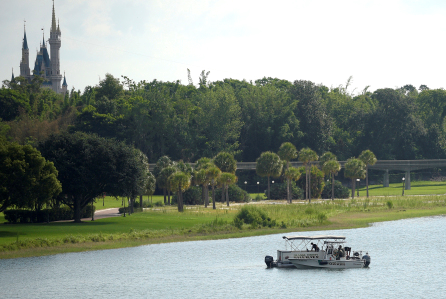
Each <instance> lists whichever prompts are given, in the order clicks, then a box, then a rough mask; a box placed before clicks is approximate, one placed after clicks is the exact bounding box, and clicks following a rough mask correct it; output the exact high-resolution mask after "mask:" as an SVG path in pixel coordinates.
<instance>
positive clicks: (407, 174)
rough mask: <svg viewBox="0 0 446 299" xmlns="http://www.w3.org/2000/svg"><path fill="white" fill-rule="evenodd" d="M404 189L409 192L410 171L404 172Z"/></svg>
mask: <svg viewBox="0 0 446 299" xmlns="http://www.w3.org/2000/svg"><path fill="white" fill-rule="evenodd" d="M404 189H406V190H410V170H408V171H406V184H405V187H404Z"/></svg>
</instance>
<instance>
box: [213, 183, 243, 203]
mask: <svg viewBox="0 0 446 299" xmlns="http://www.w3.org/2000/svg"><path fill="white" fill-rule="evenodd" d="M221 190H222V189H221V188H219V189H216V190H215V201H216V202H221ZM228 193H229V201H233V202H250V201H251V197H250V196H249V194H248V192H246V191H245V190H243V189H242V188H240V187H239V186H237V185H235V184H234V185H229V190H228ZM210 194H212V192H211V193H210Z"/></svg>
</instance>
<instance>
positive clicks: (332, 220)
mask: <svg viewBox="0 0 446 299" xmlns="http://www.w3.org/2000/svg"><path fill="white" fill-rule="evenodd" d="M441 215H446V206H439V207H434V208H418V209H395V210H379V211H365V212H347V213H340V214H337V215H334V216H332V217H329V218H328V219H327V223H324V224H319V225H313V226H309V227H288V228H277V227H275V228H259V229H243V230H237V231H224V230H223V231H217V232H214V233H204V234H200V233H190V234H182V235H179V234H173V235H164V236H160V237H149V238H139V239H126V240H118V241H116V240H105V241H99V242H93V241H90V242H84V243H66V244H62V245H59V246H50V247H30V248H22V249H17V250H9V251H2V252H0V259H12V258H25V257H39V256H48V255H55V254H62V253H71V252H86V251H95V250H108V249H119V248H128V247H136V246H143V245H150V244H162V243H174V242H188V241H206V240H220V239H229V238H243V237H252V236H261V235H272V234H278V233H284V234H285V233H289V232H303V231H316V230H319V231H320V230H339V229H354V228H359V227H367V226H369V225H371V224H372V223H377V222H384V221H395V220H402V219H409V218H420V217H431V216H441ZM172 233H173V231H172Z"/></svg>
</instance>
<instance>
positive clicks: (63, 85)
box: [62, 72, 68, 95]
mask: <svg viewBox="0 0 446 299" xmlns="http://www.w3.org/2000/svg"><path fill="white" fill-rule="evenodd" d="M67 90H68V84H67V79H65V72H63V83H62V94H64V95H65V94H66V93H67Z"/></svg>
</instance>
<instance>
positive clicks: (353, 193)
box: [352, 179, 356, 199]
mask: <svg viewBox="0 0 446 299" xmlns="http://www.w3.org/2000/svg"><path fill="white" fill-rule="evenodd" d="M355 187H356V186H355V179H352V199H353V198H355Z"/></svg>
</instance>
